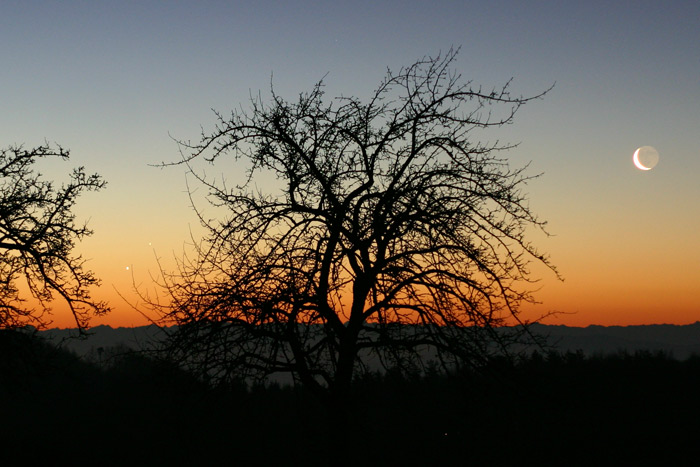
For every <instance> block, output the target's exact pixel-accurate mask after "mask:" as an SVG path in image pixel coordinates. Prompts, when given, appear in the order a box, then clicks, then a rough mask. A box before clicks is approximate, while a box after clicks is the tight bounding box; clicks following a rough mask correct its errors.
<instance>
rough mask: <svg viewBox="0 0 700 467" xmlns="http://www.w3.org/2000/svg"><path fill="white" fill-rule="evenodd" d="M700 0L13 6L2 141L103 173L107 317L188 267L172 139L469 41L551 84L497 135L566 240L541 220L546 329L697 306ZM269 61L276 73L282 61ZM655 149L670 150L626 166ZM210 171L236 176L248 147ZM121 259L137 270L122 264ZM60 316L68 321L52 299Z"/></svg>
mask: <svg viewBox="0 0 700 467" xmlns="http://www.w3.org/2000/svg"><path fill="white" fill-rule="evenodd" d="M698 44H700V2H697V1H695V0H693V1H670V2H659V1H629V2H625V1H615V2H610V1H604V2H602V1H601V2H599V1H586V2H562V1H551V2H546V1H541V2H538V1H532V2H521V1H488V2H487V1H483V2H469V1H460V2H457V1H431V2H418V1H396V2H394V1H387V2H376V1H372V2H369V1H367V2H365V1H357V0H355V1H347V2H345V1H337V0H336V1H332V2H331V1H325V2H321V1H318V2H310V1H297V2H294V1H284V2H283V1H279V2H277V1H256V2H233V1H231V2H222V1H221V2H215V1H209V2H207V1H198V2H148V1H138V2H137V1H133V2H131V1H119V2H96V1H73V2H71V1H64V2H58V1H56V2H48V1H47V2H33V1H21V2H20V1H17V2H11V1H3V2H2V3H1V4H0V57H1V58H2V67H0V105H1V111H0V146H2V147H7V146H9V145H11V144H24V145H25V146H26V147H31V146H36V145H39V144H41V143H43V142H44V141H49V142H52V143H54V142H55V143H59V144H61V145H62V146H64V147H67V148H69V149H70V150H71V153H72V158H71V161H70V162H69V163H63V164H48V165H45V166H43V167H42V173H44V174H45V175H46V176H47V177H49V178H54V179H58V180H60V179H61V178H62V177H64V176H65V174H67V173H68V172H69V170H70V168H71V167H72V166H77V165H84V166H86V168H87V169H88V171H92V172H98V173H100V174H102V175H103V176H104V177H105V178H106V179H107V181H108V187H107V189H106V190H104V191H102V192H100V193H90V194H87V195H85V196H83V197H82V198H81V199H80V200H79V205H78V207H77V210H76V212H77V214H78V216H79V218H80V219H88V218H89V219H90V224H89V225H90V226H91V227H92V228H93V229H94V231H95V234H94V236H93V237H91V238H90V239H88V240H86V241H84V242H83V244H81V245H80V248H79V251H80V252H82V253H83V254H84V255H85V256H86V257H88V258H90V259H91V260H90V263H89V265H90V267H91V268H92V269H93V270H94V271H95V272H96V273H97V274H98V275H99V276H100V277H101V278H102V279H103V285H102V287H101V288H100V289H99V290H96V291H95V295H96V297H99V298H101V299H106V300H109V301H110V302H111V304H112V306H113V307H114V311H113V312H112V314H111V315H110V316H108V317H106V318H104V319H100V320H95V321H94V322H93V324H95V325H97V324H111V325H113V326H128V325H140V324H144V323H145V320H144V319H143V318H142V317H140V315H139V314H138V313H137V312H135V311H134V310H133V309H131V308H130V307H129V306H128V305H127V304H126V303H125V302H124V300H122V299H121V298H120V297H119V296H118V295H117V293H116V291H118V292H119V293H120V294H121V295H123V296H124V297H127V298H128V299H129V300H131V301H132V302H133V301H134V300H135V295H134V294H133V290H132V289H133V287H132V277H133V279H134V280H135V281H136V283H138V284H140V286H141V287H142V289H150V290H152V286H151V279H150V275H152V274H157V271H158V266H157V261H156V258H157V257H159V258H161V259H162V263H163V265H164V267H166V268H170V267H172V265H173V257H175V256H178V255H179V254H181V252H182V249H183V245H184V244H185V242H186V241H187V240H188V238H189V236H190V232H192V233H193V235H194V236H195V237H196V236H197V234H198V231H199V229H198V223H197V220H196V218H195V216H194V213H193V211H192V209H191V207H190V205H189V199H188V196H187V193H186V177H185V170H184V168H182V167H171V168H167V169H159V168H154V167H152V166H150V165H149V164H157V163H159V162H161V161H174V160H177V159H178V157H179V156H178V148H177V145H176V144H175V142H174V141H173V139H172V138H171V136H172V137H174V138H178V139H184V140H186V139H197V137H198V135H199V133H200V127H203V128H204V129H205V130H209V129H211V128H212V127H213V124H214V115H213V113H212V111H211V109H212V108H213V109H216V110H220V111H222V112H223V113H228V111H229V110H230V109H232V108H234V107H237V106H238V105H239V104H240V103H243V104H245V103H246V102H247V99H248V96H249V94H250V93H251V92H253V93H257V91H258V90H262V91H263V92H266V91H267V90H269V86H270V81H271V77H272V80H273V82H274V86H275V89H276V92H277V93H278V94H280V95H281V96H283V97H287V98H292V99H293V98H294V97H295V96H296V95H297V94H298V93H299V92H302V91H306V90H309V89H310V88H311V86H312V85H313V84H314V83H315V82H316V81H318V80H319V79H321V78H322V77H323V76H325V75H327V76H326V84H327V87H326V90H327V93H328V95H329V96H335V95H339V94H344V95H356V96H358V97H365V96H367V95H368V94H369V93H370V92H371V91H372V90H373V89H374V88H375V87H376V85H377V84H378V82H379V81H380V80H381V78H382V77H383V76H384V73H385V70H386V68H387V67H391V68H392V69H398V68H399V67H400V66H402V65H408V64H411V63H412V62H414V61H415V60H416V59H418V58H421V57H423V56H425V55H434V54H436V53H437V52H439V51H440V50H442V51H444V50H447V49H448V48H449V47H450V46H461V47H462V48H461V52H460V55H459V58H458V61H457V62H456V64H455V67H456V69H458V70H459V71H460V72H462V74H463V76H464V78H466V79H471V80H474V82H475V83H480V84H483V85H484V86H485V87H492V86H498V85H502V84H503V83H504V82H505V81H507V80H508V79H510V78H511V77H513V78H514V81H513V88H512V89H513V91H514V92H516V93H518V94H523V95H531V94H536V93H539V92H541V91H543V90H544V89H546V88H548V87H549V86H551V85H552V84H553V83H556V86H555V88H554V89H553V90H552V91H551V92H550V93H549V94H548V95H547V96H546V97H545V98H544V99H543V100H541V101H536V102H533V103H531V104H528V105H527V106H526V107H524V108H523V109H522V110H521V112H520V113H519V114H518V115H517V117H516V121H515V123H514V124H513V125H511V126H508V127H506V128H503V129H501V130H498V132H497V133H496V134H494V136H496V137H498V138H500V139H501V140H505V141H514V142H518V141H520V142H521V143H522V144H521V145H520V147H518V148H517V149H515V150H513V151H511V152H509V153H508V154H507V156H508V157H509V158H510V160H511V162H512V164H513V166H516V167H517V166H521V165H523V164H525V163H527V162H529V161H531V166H530V173H532V174H535V173H539V172H542V173H543V175H542V177H540V178H538V179H536V180H534V181H533V182H531V183H530V185H529V186H528V190H529V193H530V202H531V203H530V204H531V208H532V209H533V211H534V212H536V213H537V214H538V215H539V216H540V217H541V218H542V219H545V220H547V221H549V226H548V230H549V232H550V233H551V234H553V236H552V237H545V236H543V235H541V234H537V233H533V235H532V241H533V242H534V243H535V244H536V245H537V246H538V247H539V248H540V249H541V250H542V251H545V252H548V253H549V254H550V256H551V259H552V261H553V263H554V264H555V265H556V266H557V267H558V269H559V271H560V273H561V275H562V276H563V277H564V279H565V280H564V282H558V281H557V280H556V277H555V276H554V275H553V274H552V273H551V272H548V271H546V270H542V271H540V268H535V272H536V273H537V275H538V276H540V277H542V281H541V283H540V284H539V285H538V286H539V287H540V290H539V291H538V292H537V294H536V297H537V298H538V299H539V300H540V301H541V302H542V303H541V304H540V305H538V306H536V307H530V308H528V310H527V316H528V317H535V316H538V315H541V314H546V313H549V312H559V313H561V314H559V315H557V316H554V317H550V318H548V319H547V320H545V322H546V323H550V324H567V325H576V326H585V325H588V324H603V325H613V324H620V325H628V324H654V323H675V324H686V323H692V322H695V321H698V320H700V247H699V245H698V239H699V237H700V235H699V233H700V206H699V202H700V182H699V180H698V178H699V177H698V175H699V174H700V47H698ZM273 75H274V76H273ZM644 145H650V146H654V147H655V148H656V149H657V150H658V151H659V153H660V161H659V164H658V166H657V167H656V168H655V169H654V170H651V171H649V172H642V171H639V170H637V169H635V167H634V166H633V164H632V154H633V152H634V150H635V149H636V148H637V147H639V146H644ZM208 172H209V173H212V174H216V173H224V175H225V176H226V177H227V178H228V179H235V178H236V177H237V176H239V175H240V173H238V172H240V170H238V168H237V167H236V166H235V164H232V163H229V164H220V165H217V166H216V167H214V168H210V169H208ZM127 267H129V269H128V270H127ZM54 323H55V324H56V325H58V326H70V325H71V324H72V322H71V321H70V318H69V317H68V316H67V314H65V313H64V312H61V311H60V310H57V312H56V315H55V316H54Z"/></svg>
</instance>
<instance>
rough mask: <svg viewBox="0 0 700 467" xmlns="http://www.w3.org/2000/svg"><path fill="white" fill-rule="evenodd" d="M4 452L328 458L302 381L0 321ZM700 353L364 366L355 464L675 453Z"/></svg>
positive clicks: (685, 427)
mask: <svg viewBox="0 0 700 467" xmlns="http://www.w3.org/2000/svg"><path fill="white" fill-rule="evenodd" d="M0 351H1V352H0V355H2V360H1V361H0V395H1V396H2V399H3V401H4V402H5V403H4V404H3V408H2V417H3V420H4V421H5V423H3V425H2V436H3V439H4V440H5V442H6V444H5V445H6V448H5V452H6V456H7V457H8V458H18V459H19V458H22V456H27V455H31V457H32V459H37V460H43V461H46V462H56V461H70V462H73V463H76V464H82V463H88V462H90V463H94V462H99V463H101V464H103V465H123V464H124V463H126V462H131V461H134V460H137V459H138V460H139V461H145V462H148V463H153V464H172V465H183V464H189V463H192V462H199V463H201V462H209V463H222V462H227V463H232V464H234V465H272V464H275V463H278V462H284V463H285V464H286V465H333V464H337V463H342V462H339V461H338V455H339V454H338V453H336V452H333V451H332V450H331V448H330V447H331V446H333V443H331V442H330V441H331V438H332V436H333V433H328V432H327V430H326V429H325V427H326V424H325V423H324V417H325V414H324V412H323V407H322V406H320V405H319V404H318V403H317V402H316V401H315V399H314V398H313V397H311V395H310V394H307V393H305V391H304V390H303V389H300V388H293V387H283V386H280V385H277V384H268V385H245V384H243V383H242V382H241V383H240V384H238V385H235V384H234V385H229V386H227V387H209V386H207V385H206V384H204V383H202V382H201V381H198V380H196V379H195V378H194V377H193V376H191V375H189V374H188V373H187V372H186V371H183V370H181V369H179V368H178V367H177V366H176V365H174V364H172V363H169V362H167V361H164V360H159V359H157V358H155V357H154V356H150V355H148V354H145V353H139V352H134V351H132V350H131V349H129V348H128V347H126V346H120V345H117V346H112V347H106V348H102V351H101V352H100V358H101V361H96V360H95V358H94V357H95V354H93V356H92V357H78V356H77V355H76V354H75V353H72V352H70V351H68V350H65V349H60V348H57V347H56V346H55V345H53V344H51V343H50V342H47V341H46V340H45V339H42V338H40V337H38V336H37V335H36V334H29V333H26V332H18V331H2V332H0ZM699 390H700V358H697V357H690V358H686V359H683V360H679V359H674V358H672V357H671V356H670V355H669V354H668V353H664V352H652V351H637V352H635V353H627V352H620V353H613V354H608V355H603V354H599V355H597V356H596V355H594V356H587V355H585V354H584V353H583V352H570V351H569V352H556V351H551V352H530V353H528V354H527V355H526V356H523V357H521V358H519V359H515V360H507V359H505V358H504V359H496V360H493V361H492V362H491V363H490V364H489V366H487V367H486V368H485V369H484V370H483V371H481V372H479V373H476V372H468V371H464V372H461V373H459V374H454V375H450V376H448V375H445V374H443V373H441V372H439V371H437V370H435V371H433V370H428V371H426V372H424V373H423V374H420V375H418V374H416V375H412V376H411V375H409V376H401V375H399V374H398V373H395V372H391V371H389V372H386V373H383V374H379V373H376V374H373V375H370V376H366V377H364V378H362V379H358V380H356V381H355V382H354V384H353V401H354V402H353V405H354V406H353V410H352V411H351V413H352V417H351V419H350V420H349V422H348V423H349V424H350V426H349V429H352V430H355V431H356V432H359V433H361V438H362V439H363V440H365V442H364V443H362V444H361V445H355V446H347V451H346V452H344V453H342V456H343V459H342V461H344V462H345V463H349V464H355V465H359V464H362V465H514V464H537V465H576V464H577V465H590V464H591V463H592V462H599V461H603V460H604V461H606V463H607V461H610V462H613V463H615V464H622V465H624V464H631V463H634V462H635V461H637V460H639V459H643V460H644V461H645V462H647V463H648V462H652V463H662V462H663V463H668V462H670V463H674V462H678V461H680V460H687V461H690V460H692V459H694V457H695V454H694V451H693V448H692V447H693V445H694V443H695V440H696V439H697V438H696V436H697V430H696V428H693V427H694V426H696V423H695V422H696V420H697V416H698V415H699V414H700V410H699V409H698V406H697V394H698V392H699Z"/></svg>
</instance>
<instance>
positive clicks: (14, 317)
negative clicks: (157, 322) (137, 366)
mask: <svg viewBox="0 0 700 467" xmlns="http://www.w3.org/2000/svg"><path fill="white" fill-rule="evenodd" d="M49 157H58V158H61V159H68V157H69V152H68V151H67V150H65V149H63V148H61V147H60V146H59V147H57V148H52V147H50V146H49V145H48V144H46V145H42V146H39V147H36V148H33V149H30V150H25V149H24V148H23V147H21V146H16V147H9V148H7V149H2V150H0V328H12V327H17V326H22V325H27V324H32V325H35V326H37V327H43V326H45V325H47V324H48V323H49V320H48V315H49V314H50V311H51V308H50V306H51V304H52V302H53V300H54V299H56V298H58V299H60V300H62V301H63V302H65V303H66V304H67V305H68V308H69V309H70V311H71V312H72V314H73V317H74V319H75V323H76V325H77V326H78V328H79V329H80V330H84V329H85V328H87V326H88V320H89V318H90V317H91V315H93V314H95V315H101V314H104V313H106V312H107V311H108V310H109V308H108V307H107V305H106V304H105V303H103V302H98V301H94V300H92V299H91V297H90V292H89V288H90V287H91V286H93V285H97V284H99V282H98V280H97V278H95V276H94V275H93V273H92V272H91V271H89V270H86V269H85V268H84V261H83V259H82V257H81V256H80V255H76V254H75V253H74V251H73V250H74V247H75V242H76V240H80V239H82V238H83V237H85V236H88V235H90V234H92V231H91V230H89V229H88V228H87V226H86V225H85V224H83V225H76V223H75V214H73V211H72V210H73V207H74V205H75V202H76V199H77V197H78V196H79V195H80V194H81V193H83V192H84V191H96V190H99V189H101V188H103V187H104V186H105V182H104V181H103V180H102V179H101V178H100V176H99V175H96V174H93V175H87V174H86V173H85V170H84V168H83V167H79V168H76V169H74V170H73V172H72V173H71V174H70V179H69V181H68V182H67V183H65V184H63V185H61V186H60V187H56V186H54V183H53V182H51V181H47V180H44V179H43V178H42V175H41V173H38V172H35V171H34V170H33V165H34V163H35V162H37V161H39V160H41V159H45V158H49ZM29 296H31V297H33V298H34V299H35V300H37V301H38V305H39V308H38V309H37V308H33V307H31V306H27V301H28V299H29Z"/></svg>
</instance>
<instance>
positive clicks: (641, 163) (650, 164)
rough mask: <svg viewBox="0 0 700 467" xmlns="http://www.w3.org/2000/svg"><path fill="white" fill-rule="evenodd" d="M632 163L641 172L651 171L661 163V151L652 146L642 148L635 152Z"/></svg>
mask: <svg viewBox="0 0 700 467" xmlns="http://www.w3.org/2000/svg"><path fill="white" fill-rule="evenodd" d="M632 162H634V165H635V166H636V167H637V168H638V169H639V170H651V169H653V168H654V167H655V166H656V164H658V163H659V151H657V150H656V149H655V148H653V147H651V146H642V147H641V148H638V149H637V150H636V151H634V155H633V156H632Z"/></svg>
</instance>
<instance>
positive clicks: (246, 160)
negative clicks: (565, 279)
mask: <svg viewBox="0 0 700 467" xmlns="http://www.w3.org/2000/svg"><path fill="white" fill-rule="evenodd" d="M456 52H457V51H454V50H450V51H449V52H448V53H446V54H444V55H442V54H441V55H438V56H437V57H428V58H424V59H422V60H419V61H417V62H416V63H414V64H412V65H411V66H408V67H406V68H402V69H401V70H399V71H398V72H392V71H391V70H389V71H388V72H387V75H386V77H385V78H384V79H383V80H382V81H381V83H380V85H379V87H378V88H377V90H376V91H375V92H374V93H373V94H372V95H371V97H370V98H369V99H368V100H367V101H362V100H361V99H359V98H355V97H339V98H336V99H333V100H331V101H330V102H328V101H326V100H324V97H325V96H324V85H323V82H319V83H318V84H316V85H315V87H314V88H313V89H312V90H311V91H310V92H308V93H304V94H301V95H300V96H299V98H298V100H296V101H295V102H288V101H286V100H284V99H283V98H282V97H280V96H278V95H277V94H276V93H275V92H274V89H272V90H271V94H272V96H271V102H270V103H269V104H268V103H266V102H264V100H263V99H262V98H261V97H253V98H252V99H251V107H250V109H249V110H248V111H245V110H239V111H234V112H232V114H231V115H230V116H228V117H225V116H224V115H222V114H218V113H217V117H218V124H217V126H216V128H215V130H214V131H213V132H212V133H211V134H206V133H204V132H203V133H202V138H201V141H200V142H199V143H188V142H180V143H179V144H180V145H181V146H180V147H181V154H182V160H181V161H178V162H175V163H173V164H185V165H186V166H187V167H188V168H189V170H190V172H191V173H192V174H193V175H194V176H195V177H196V178H197V180H198V181H199V182H200V183H202V184H203V185H204V186H206V187H207V190H208V192H209V200H210V203H211V204H212V205H213V206H216V208H217V212H225V213H226V215H225V218H224V219H222V220H218V221H217V220H209V219H207V218H206V217H205V215H204V213H203V212H202V211H201V210H199V211H198V213H199V215H200V219H201V221H202V223H203V225H204V226H205V228H206V229H207V232H208V233H207V236H206V238H205V239H204V240H203V241H202V242H200V243H197V246H196V253H195V254H194V255H192V256H189V257H187V256H186V257H185V258H184V259H183V261H182V262H181V263H180V267H179V269H178V271H177V272H175V273H169V274H164V276H163V280H164V284H163V285H164V286H165V287H166V289H167V291H168V293H169V297H170V302H169V303H168V304H162V303H160V304H158V303H154V304H153V305H154V306H155V308H156V310H157V311H158V312H160V313H161V315H160V316H162V317H163V320H164V322H166V323H175V324H178V325H179V326H178V328H177V329H178V330H177V332H176V333H174V334H173V335H172V336H171V340H170V342H169V344H170V346H171V347H170V348H171V350H174V351H175V352H179V354H180V356H181V357H182V358H183V359H186V360H187V361H188V362H189V364H191V365H194V366H195V367H197V368H199V369H200V370H201V371H202V374H203V375H206V377H208V378H214V379H220V378H223V379H226V378H231V379H235V378H239V377H241V376H243V377H266V376H268V375H271V374H274V373H278V372H282V373H285V372H286V373H291V374H292V375H293V377H294V378H295V381H299V382H301V383H303V384H304V385H305V386H306V387H308V388H309V389H311V390H312V391H314V392H315V393H316V394H317V395H318V396H319V397H321V398H322V400H324V401H326V402H327V403H328V404H329V405H330V406H332V407H341V408H339V410H340V411H342V406H343V404H344V402H345V401H346V400H347V397H348V391H349V390H350V387H351V382H352V380H353V377H354V376H355V375H357V374H358V372H361V371H365V370H372V369H376V368H377V367H378V365H382V366H384V367H392V368H394V369H397V368H398V369H399V370H415V369H419V368H420V366H421V365H423V364H425V363H426V362H425V360H426V359H430V360H432V361H434V362H438V363H441V364H443V365H445V366H446V367H453V365H475V366H478V365H481V364H483V363H484V362H485V360H486V359H488V357H489V356H490V355H492V354H493V353H498V352H501V351H502V350H503V349H505V348H506V346H507V344H508V343H509V342H510V341H511V340H512V339H515V338H517V337H518V335H513V334H511V333H508V332H506V330H505V329H499V326H501V325H504V324H508V323H510V324H517V323H518V322H520V319H519V317H518V316H519V305H520V304H521V303H522V302H523V301H524V300H530V299H531V297H530V295H529V293H528V292H527V291H525V290H521V289H522V285H523V282H527V281H530V280H531V278H530V274H529V272H528V269H527V265H528V264H529V263H530V262H531V261H536V262H542V263H544V264H545V265H547V266H548V267H550V268H551V265H550V263H549V261H548V259H547V258H546V257H545V256H543V255H542V254H540V253H539V252H538V251H537V250H536V249H535V248H534V247H533V246H531V245H530V244H529V243H528V242H527V241H526V239H525V232H526V229H528V228H531V227H534V228H539V229H543V226H544V223H543V222H541V221H540V220H538V218H537V217H536V216H535V215H534V214H533V213H532V212H531V211H530V209H529V207H528V205H527V203H526V198H525V196H524V195H523V193H522V191H521V190H522V188H523V186H524V185H525V184H526V182H527V181H528V180H529V179H531V178H532V177H531V176H528V175H526V174H525V173H524V169H516V170H513V169H511V168H509V165H508V163H507V161H506V160H504V159H501V158H499V157H497V153H498V152H500V151H503V150H506V149H510V148H512V147H513V145H508V144H500V143H498V142H495V143H480V142H477V141H473V139H474V138H475V136H476V134H477V133H480V132H483V134H486V133H487V132H488V130H489V129H490V128H492V127H495V128H498V127H501V126H503V125H506V124H509V123H511V122H512V120H513V117H514V115H515V113H516V112H517V110H518V109H519V108H520V107H521V106H522V105H523V104H525V103H526V102H528V101H530V100H532V99H535V98H538V97H541V96H542V95H543V94H544V93H542V94H540V95H537V96H533V97H528V98H525V97H514V96H512V95H511V93H510V92H509V83H507V84H506V85H504V86H503V87H501V88H498V89H493V90H487V91H484V90H482V89H481V88H480V87H475V86H474V85H472V83H471V82H463V80H462V78H461V76H460V75H459V74H457V73H455V72H454V71H453V70H452V68H451V65H452V64H453V62H454V60H455V56H456ZM226 155H232V156H233V157H234V158H235V160H237V161H238V162H239V163H240V164H241V165H242V166H245V167H246V170H247V173H246V175H247V182H246V183H244V184H243V185H241V186H236V187H232V188H231V187H228V186H227V185H226V183H225V182H223V183H222V182H215V181H213V180H211V179H209V178H207V177H206V176H205V175H204V174H203V173H202V172H201V171H198V170H196V169H195V168H194V161H195V160H196V159H204V160H206V161H209V162H211V163H214V162H215V161H217V160H218V159H220V158H222V157H224V156H226ZM165 165H172V164H165ZM257 183H265V184H267V185H268V186H269V185H273V184H274V185H275V186H276V187H277V190H276V191H275V190H274V189H273V190H269V191H268V192H261V191H260V190H259V189H258V188H257V187H258V185H257ZM521 324H523V323H521ZM515 328H516V327H513V330H514V331H515ZM520 332H521V329H518V331H517V333H520Z"/></svg>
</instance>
